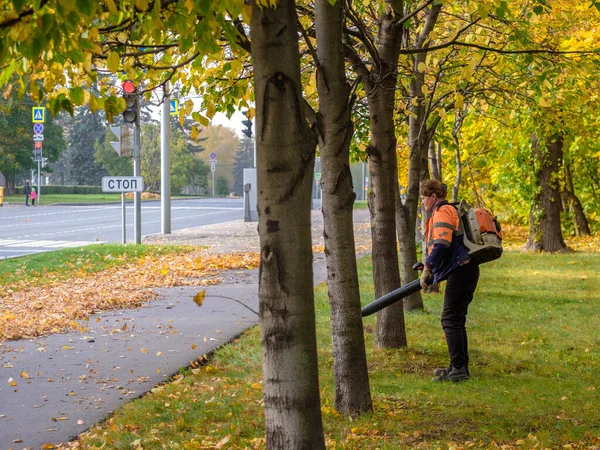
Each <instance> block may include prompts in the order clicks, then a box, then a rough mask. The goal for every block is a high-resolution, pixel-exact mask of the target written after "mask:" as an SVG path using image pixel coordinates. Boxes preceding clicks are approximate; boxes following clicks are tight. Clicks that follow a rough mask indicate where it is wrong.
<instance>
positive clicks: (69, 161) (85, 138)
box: [64, 107, 108, 186]
mask: <svg viewBox="0 0 600 450" xmlns="http://www.w3.org/2000/svg"><path fill="white" fill-rule="evenodd" d="M73 121H74V123H73V126H72V128H71V133H70V135H69V142H68V149H67V151H66V153H65V155H64V161H65V164H66V166H67V181H68V184H73V185H77V186H80V185H87V186H100V184H102V177H103V176H106V175H108V172H107V171H106V170H105V169H103V168H102V166H99V165H98V164H96V161H95V160H94V153H95V151H96V149H95V148H94V144H95V143H96V142H99V143H100V145H102V144H103V143H104V139H105V136H106V125H107V124H106V121H105V120H104V119H103V117H102V115H101V114H100V113H92V112H91V111H90V109H89V108H87V107H83V108H79V109H78V110H77V112H76V113H75V116H74V117H73Z"/></svg>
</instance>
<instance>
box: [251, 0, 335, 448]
mask: <svg viewBox="0 0 600 450" xmlns="http://www.w3.org/2000/svg"><path fill="white" fill-rule="evenodd" d="M296 24H297V16H296V10H295V2H294V1H292V0H280V1H279V2H278V4H277V7H276V8H275V9H273V8H269V7H266V6H261V7H259V6H258V5H257V4H256V2H253V3H252V22H251V31H252V58H253V61H254V85H255V95H256V111H257V116H256V125H257V126H256V129H257V132H256V145H257V154H258V157H257V160H258V161H257V177H258V180H257V181H258V211H259V223H258V231H259V235H260V251H261V263H260V281H259V299H260V326H261V336H262V349H263V389H264V408H265V426H266V441H267V445H266V447H267V449H286V450H287V449H324V448H325V442H324V437H323V424H322V418H321V409H320V404H319V381H318V366H317V345H316V331H315V310H314V291H313V273H312V248H311V247H312V244H311V226H310V204H311V188H312V173H313V166H314V158H315V150H316V144H317V142H316V136H315V132H314V131H313V130H312V129H311V127H310V126H309V124H308V123H307V121H306V117H305V115H304V113H303V105H304V100H303V98H302V86H301V80H300V58H299V52H298V37H297V34H296V33H297V25H296Z"/></svg>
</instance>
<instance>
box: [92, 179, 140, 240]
mask: <svg viewBox="0 0 600 450" xmlns="http://www.w3.org/2000/svg"><path fill="white" fill-rule="evenodd" d="M143 190H144V179H143V178H142V177H102V192H120V193H121V227H122V231H121V243H122V244H123V245H124V244H126V243H127V210H126V208H125V193H126V192H142V191H143ZM136 244H139V242H136Z"/></svg>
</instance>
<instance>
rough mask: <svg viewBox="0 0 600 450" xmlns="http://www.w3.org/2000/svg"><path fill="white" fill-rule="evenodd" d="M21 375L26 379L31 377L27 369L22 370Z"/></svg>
mask: <svg viewBox="0 0 600 450" xmlns="http://www.w3.org/2000/svg"><path fill="white" fill-rule="evenodd" d="M19 376H20V377H21V378H25V379H28V378H29V374H28V373H27V372H25V371H22V372H21V373H20V374H19Z"/></svg>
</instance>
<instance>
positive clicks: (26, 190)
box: [23, 180, 31, 206]
mask: <svg viewBox="0 0 600 450" xmlns="http://www.w3.org/2000/svg"><path fill="white" fill-rule="evenodd" d="M23 194H25V206H29V196H30V195H31V186H30V184H29V180H25V186H23Z"/></svg>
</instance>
